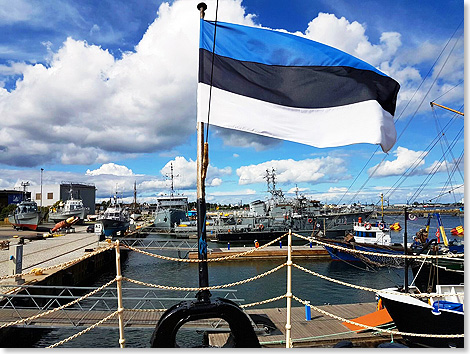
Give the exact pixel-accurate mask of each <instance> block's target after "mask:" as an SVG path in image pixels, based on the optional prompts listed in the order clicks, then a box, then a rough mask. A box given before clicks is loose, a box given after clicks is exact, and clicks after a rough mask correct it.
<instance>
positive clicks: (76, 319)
mask: <svg viewBox="0 0 470 354" xmlns="http://www.w3.org/2000/svg"><path fill="white" fill-rule="evenodd" d="M319 307H320V308H321V309H323V310H325V311H328V312H330V313H332V314H335V315H337V316H340V317H342V318H346V319H354V318H356V317H359V316H362V315H365V314H367V313H371V312H373V311H375V309H376V304H375V303H358V304H343V305H323V306H319ZM19 312H20V314H21V317H23V318H25V317H29V316H33V315H35V314H37V313H38V310H19ZM110 313H111V311H90V312H85V311H76V310H63V311H58V312H55V313H53V314H50V315H47V316H44V317H41V318H38V319H36V320H33V321H31V322H28V323H27V325H28V326H34V327H42V328H57V327H72V326H77V327H89V326H91V325H92V324H94V323H96V322H98V321H99V320H101V319H102V318H104V317H106V316H107V315H109V314H110ZM162 313H163V312H156V311H151V312H141V311H137V312H136V311H131V310H125V311H124V319H125V326H126V328H154V327H155V325H156V323H157V322H158V320H159V318H160V317H161V315H162ZM247 313H248V314H259V315H265V316H267V317H268V318H269V319H270V320H271V321H272V322H273V323H274V325H275V326H276V328H277V330H276V331H274V333H273V334H269V335H266V334H265V332H264V331H262V330H260V331H258V338H259V341H260V343H261V344H262V346H263V347H285V342H284V340H285V323H286V309H285V308H269V309H249V310H247ZM311 316H312V320H310V321H306V319H305V307H293V308H292V330H291V337H292V340H293V342H294V346H295V347H332V346H333V345H334V344H336V343H337V342H339V341H341V340H349V341H351V342H353V343H354V344H355V345H356V346H363V347H369V346H376V345H377V344H379V343H383V342H388V341H390V340H391V338H390V336H389V335H380V334H376V333H372V332H371V331H363V332H361V333H357V332H354V331H351V330H349V329H348V328H347V327H346V326H344V325H343V324H342V323H341V321H339V320H336V319H333V318H331V317H329V316H325V315H323V314H321V313H319V312H316V311H314V310H312V312H311ZM18 318H19V317H18V312H17V310H11V309H2V310H0V324H3V323H8V322H12V321H15V320H17V319H18ZM23 326H24V325H23V324H19V325H18V327H23ZM101 326H102V327H118V319H117V316H116V317H114V318H112V319H110V320H109V321H107V322H105V323H103V324H102V325H101ZM185 328H197V329H213V332H217V331H227V330H228V328H227V324H226V323H225V321H223V323H222V324H221V325H220V326H219V327H216V326H215V325H214V320H204V321H197V322H196V321H195V322H190V323H187V324H186V325H185ZM227 336H228V334H227V333H211V334H210V335H209V340H210V344H211V345H214V346H221V345H223V343H225V341H226V338H227ZM394 338H395V339H398V338H399V337H398V336H394Z"/></svg>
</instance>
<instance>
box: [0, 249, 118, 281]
mask: <svg viewBox="0 0 470 354" xmlns="http://www.w3.org/2000/svg"><path fill="white" fill-rule="evenodd" d="M114 247H115V246H114V245H110V246H106V247H103V248H100V249H98V250H96V251H93V252H90V253H87V254H86V255H84V256H82V257H79V258H75V259H73V260H71V261H67V262H64V263H59V264H56V265H51V266H49V267H45V268H41V271H43V272H45V271H47V270H51V269H54V268H66V267H69V266H71V265H73V264H75V263H78V262H81V261H84V260H85V259H87V258H90V257H93V256H95V255H97V254H100V253H102V252H105V251H107V250H110V249H113V248H114ZM35 272H36V270H30V271H29V272H25V273H20V274H14V275H4V276H1V277H0V280H4V279H9V278H17V277H22V276H25V275H31V274H34V273H35Z"/></svg>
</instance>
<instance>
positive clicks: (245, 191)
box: [208, 189, 256, 196]
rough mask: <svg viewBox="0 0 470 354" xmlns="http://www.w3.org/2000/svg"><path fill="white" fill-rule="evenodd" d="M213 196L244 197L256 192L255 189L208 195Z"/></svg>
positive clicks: (218, 192)
mask: <svg viewBox="0 0 470 354" xmlns="http://www.w3.org/2000/svg"><path fill="white" fill-rule="evenodd" d="M208 194H209V195H211V196H244V195H254V194H256V191H255V190H253V189H241V190H236V191H233V190H232V191H217V192H210V193H208Z"/></svg>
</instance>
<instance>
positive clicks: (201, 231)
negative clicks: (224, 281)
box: [196, 3, 210, 302]
mask: <svg viewBox="0 0 470 354" xmlns="http://www.w3.org/2000/svg"><path fill="white" fill-rule="evenodd" d="M197 8H198V10H199V14H200V18H201V19H204V15H205V12H204V11H205V10H206V9H207V5H206V4H205V3H199V4H198V5H197ZM207 151H208V148H207V143H204V123H203V122H197V234H198V259H199V260H201V261H202V262H199V268H198V270H199V287H201V288H202V287H207V286H209V272H208V269H207V262H205V261H206V260H207V241H206V201H205V198H206V187H205V177H206V169H207V165H208V161H207V154H208V152H207ZM196 297H197V299H198V300H200V301H205V302H207V301H209V297H210V292H209V291H208V290H203V291H200V292H198V294H197V295H196Z"/></svg>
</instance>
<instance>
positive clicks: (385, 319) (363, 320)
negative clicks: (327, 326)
mask: <svg viewBox="0 0 470 354" xmlns="http://www.w3.org/2000/svg"><path fill="white" fill-rule="evenodd" d="M351 321H353V322H357V323H360V324H364V325H368V326H374V327H375V326H380V325H383V324H386V323H389V322H392V321H393V320H392V318H391V317H390V315H389V314H388V312H387V310H386V309H381V310H379V311H374V312H372V313H368V314H367V315H364V316H361V317H358V318H354V319H352V320H351ZM343 325H345V326H346V327H348V328H349V329H350V330H351V331H365V330H367V328H365V327H361V326H356V325H353V324H350V323H347V322H343Z"/></svg>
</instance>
